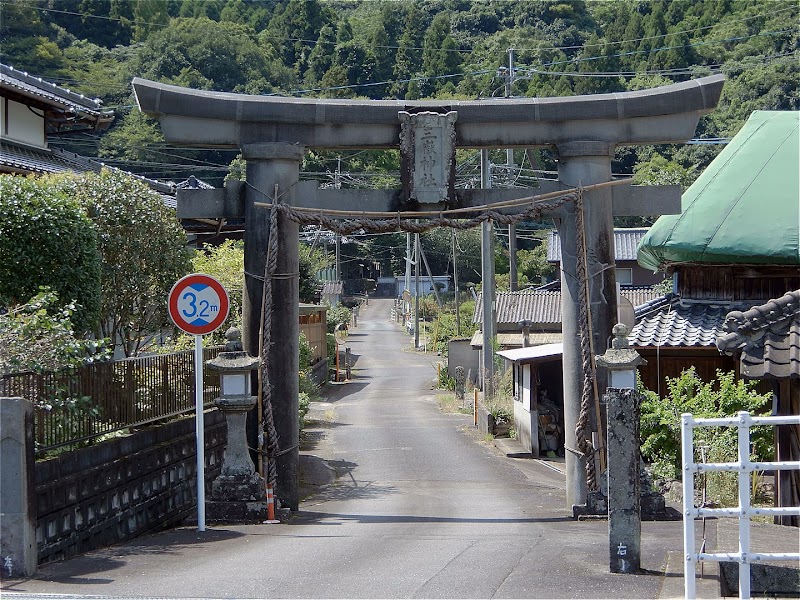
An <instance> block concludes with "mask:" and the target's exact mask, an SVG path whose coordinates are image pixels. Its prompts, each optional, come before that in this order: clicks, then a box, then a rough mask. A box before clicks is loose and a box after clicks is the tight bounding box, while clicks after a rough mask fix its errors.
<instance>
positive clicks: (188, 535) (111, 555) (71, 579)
mask: <svg viewBox="0 0 800 600" xmlns="http://www.w3.org/2000/svg"><path fill="white" fill-rule="evenodd" d="M217 527H218V526H215V528H214V529H206V530H205V531H203V532H199V531H197V530H196V529H194V528H188V527H187V528H181V529H172V530H169V531H165V532H161V533H155V534H153V535H150V536H146V537H142V538H138V539H136V540H133V541H130V542H127V543H126V544H124V545H119V546H113V547H111V548H106V549H103V550H97V551H95V552H91V553H89V554H84V555H81V556H78V557H75V558H73V559H71V560H69V561H65V562H61V563H50V564H48V565H47V568H46V570H44V571H41V572H40V573H39V574H37V575H35V576H33V577H31V578H28V579H24V580H22V581H20V582H14V583H10V584H6V583H5V582H4V584H3V589H4V590H7V591H14V592H24V591H26V589H25V582H27V581H50V582H53V583H63V584H72V585H108V584H110V583H113V582H114V581H115V579H109V578H105V577H83V576H82V575H83V574H89V573H91V574H93V575H96V574H98V573H103V572H110V571H113V570H115V569H119V568H121V567H123V566H125V565H126V564H127V561H126V560H125V558H126V557H128V556H142V555H158V556H169V555H178V556H179V555H181V554H182V553H184V551H185V550H186V549H191V548H192V547H194V546H198V545H203V544H210V543H214V542H221V541H225V540H230V539H234V538H239V537H243V536H244V535H245V534H244V533H240V532H237V531H230V530H227V529H220V528H217Z"/></svg>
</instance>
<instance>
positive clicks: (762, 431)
mask: <svg viewBox="0 0 800 600" xmlns="http://www.w3.org/2000/svg"><path fill="white" fill-rule="evenodd" d="M753 386H754V383H753V382H746V381H743V380H738V381H737V380H736V377H735V374H734V373H732V372H731V373H725V372H722V371H717V378H716V381H713V382H710V383H706V382H703V381H702V380H701V379H700V378H699V377H698V376H697V373H696V372H695V370H694V368H693V367H692V368H690V369H688V370H686V371H684V372H683V373H682V374H681V376H680V377H675V378H670V377H668V378H667V390H668V391H667V394H666V395H665V397H664V398H659V397H658V394H656V393H655V392H651V391H648V390H644V399H643V401H642V406H641V431H640V434H641V439H642V456H643V457H644V458H645V460H647V461H648V462H650V463H652V465H653V474H654V475H655V476H657V477H661V478H664V479H680V478H681V414H683V413H691V414H692V415H693V416H695V417H696V418H707V417H708V418H710V417H730V416H734V415H736V413H737V412H738V411H740V410H746V411H750V412H752V413H756V414H758V413H761V412H763V411H764V409H765V407H766V409H767V410H768V408H769V405H770V401H771V396H770V395H760V394H758V393H756V392H755V391H754V390H753ZM736 436H737V429H736V428H735V427H701V428H697V429H696V430H695V432H694V440H695V442H694V444H695V448H696V449H697V450H698V456H697V457H696V460H698V461H701V460H702V459H703V456H704V457H705V461H706V462H726V461H735V460H736V448H737V437H736ZM751 443H752V451H753V453H754V455H755V456H757V457H758V460H768V459H769V457H770V456H771V452H772V434H771V429H770V428H768V427H755V428H753V429H752V431H751ZM700 449H703V450H702V452H703V453H704V454H703V456H701V455H700V454H699V452H700Z"/></svg>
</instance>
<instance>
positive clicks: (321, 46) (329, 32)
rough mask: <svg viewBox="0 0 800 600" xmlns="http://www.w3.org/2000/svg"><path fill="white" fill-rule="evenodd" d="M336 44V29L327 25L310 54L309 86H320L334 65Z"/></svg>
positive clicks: (307, 76)
mask: <svg viewBox="0 0 800 600" xmlns="http://www.w3.org/2000/svg"><path fill="white" fill-rule="evenodd" d="M335 45H336V29H335V28H334V27H332V26H331V25H325V26H324V27H323V28H322V29H321V30H320V32H319V37H318V38H317V44H316V45H315V46H314V48H313V49H312V50H311V54H309V56H308V69H307V70H306V74H305V82H306V85H307V86H309V87H315V86H318V85H319V83H320V82H321V81H322V78H323V77H324V76H325V73H327V72H328V69H330V68H331V66H332V65H333V52H332V50H333V48H334V46H335Z"/></svg>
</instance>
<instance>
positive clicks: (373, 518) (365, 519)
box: [292, 486, 575, 525]
mask: <svg viewBox="0 0 800 600" xmlns="http://www.w3.org/2000/svg"><path fill="white" fill-rule="evenodd" d="M378 487H380V486H378ZM347 489H350V488H347ZM314 499H317V496H315V497H314ZM331 519H334V520H339V521H342V522H348V523H453V524H459V523H479V524H487V523H491V524H497V525H501V524H519V525H521V524H524V523H574V522H575V520H574V519H573V518H571V517H567V516H564V517H530V518H522V519H493V518H485V519H481V518H479V517H469V518H468V517H425V516H421V515H353V514H338V513H333V512H324V513H323V512H314V511H308V510H300V511H299V512H298V519H297V520H296V521H294V520H293V521H292V524H294V525H310V524H314V525H319V524H325V523H324V521H326V520H331ZM321 521H322V522H323V523H321Z"/></svg>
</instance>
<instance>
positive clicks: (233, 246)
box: [192, 240, 244, 344]
mask: <svg viewBox="0 0 800 600" xmlns="http://www.w3.org/2000/svg"><path fill="white" fill-rule="evenodd" d="M192 271H193V272H195V273H205V274H206V275H211V276H212V277H214V278H215V279H216V280H217V281H219V282H220V283H221V284H222V287H224V288H225V291H226V292H228V298H229V300H230V308H229V310H228V318H227V320H226V321H225V323H223V324H222V326H220V328H219V329H217V330H216V331H215V332H214V334H212V336H213V339H210V340H209V343H210V344H214V343H220V344H222V343H225V332H226V331H227V330H228V329H229V328H231V327H238V328H239V329H241V328H242V293H243V289H244V242H243V241H241V240H225V241H224V242H222V243H221V244H220V245H219V246H210V245H205V246H203V248H202V249H200V250H198V251H197V252H196V253H195V255H194V256H193V257H192ZM212 336H207V337H212Z"/></svg>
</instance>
